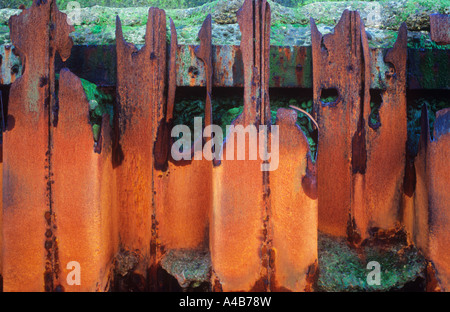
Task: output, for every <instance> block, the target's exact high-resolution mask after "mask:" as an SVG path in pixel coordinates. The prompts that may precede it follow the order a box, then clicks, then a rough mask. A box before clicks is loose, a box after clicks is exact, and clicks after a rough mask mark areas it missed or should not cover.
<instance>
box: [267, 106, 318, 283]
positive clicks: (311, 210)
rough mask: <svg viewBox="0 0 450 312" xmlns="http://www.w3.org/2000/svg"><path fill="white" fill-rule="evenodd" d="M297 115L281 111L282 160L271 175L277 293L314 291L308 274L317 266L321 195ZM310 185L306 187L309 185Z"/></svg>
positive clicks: (280, 142)
mask: <svg viewBox="0 0 450 312" xmlns="http://www.w3.org/2000/svg"><path fill="white" fill-rule="evenodd" d="M296 121H297V113H296V112H295V111H293V110H287V109H279V110H278V112H277V125H279V130H278V131H279V140H280V141H279V159H280V163H279V166H278V169H277V170H274V171H273V172H271V173H270V190H271V194H270V197H271V201H272V214H271V218H270V222H271V225H272V228H273V246H274V253H273V255H272V257H273V263H272V262H271V263H270V264H271V265H272V266H273V269H274V274H273V276H274V279H273V280H271V288H272V289H273V290H282V291H286V290H289V291H310V290H311V281H310V280H309V279H308V277H309V275H308V273H311V270H314V268H315V265H317V256H318V254H317V225H318V224H317V222H318V216H317V213H318V211H317V196H316V194H315V193H317V192H316V191H315V190H314V186H313V187H312V188H311V189H309V190H308V187H309V186H310V185H311V184H310V183H309V181H307V180H308V179H314V178H315V175H314V165H313V164H312V162H311V158H310V157H311V155H310V150H309V145H308V141H307V139H306V137H305V135H304V134H303V132H302V131H301V129H300V128H299V127H298V126H297V125H296ZM305 184H306V185H305Z"/></svg>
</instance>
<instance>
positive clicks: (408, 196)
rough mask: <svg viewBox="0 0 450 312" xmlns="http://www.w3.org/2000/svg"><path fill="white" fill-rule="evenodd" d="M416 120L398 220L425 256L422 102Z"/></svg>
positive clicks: (427, 138)
mask: <svg viewBox="0 0 450 312" xmlns="http://www.w3.org/2000/svg"><path fill="white" fill-rule="evenodd" d="M420 123H421V134H420V140H419V147H418V152H417V155H416V157H415V159H414V160H411V164H410V165H409V167H406V171H405V180H404V181H405V184H404V195H403V207H402V209H403V220H402V222H403V224H404V225H405V229H406V231H407V233H408V239H409V240H410V242H412V243H414V244H415V245H416V246H417V247H418V248H419V249H420V250H421V251H422V252H423V254H424V255H425V256H426V257H427V258H429V256H430V250H429V231H430V228H429V200H428V196H429V192H428V190H429V175H428V172H427V171H428V170H427V164H428V162H429V160H428V146H429V144H430V126H429V121H428V107H427V105H426V104H424V105H423V106H422V114H421V119H420Z"/></svg>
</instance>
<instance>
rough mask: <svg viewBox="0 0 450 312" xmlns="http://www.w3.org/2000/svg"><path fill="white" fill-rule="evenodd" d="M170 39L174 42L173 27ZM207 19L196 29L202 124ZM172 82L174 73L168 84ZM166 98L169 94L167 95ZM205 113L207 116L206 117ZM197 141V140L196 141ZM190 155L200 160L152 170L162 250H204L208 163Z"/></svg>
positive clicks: (209, 119)
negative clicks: (202, 68) (201, 74)
mask: <svg viewBox="0 0 450 312" xmlns="http://www.w3.org/2000/svg"><path fill="white" fill-rule="evenodd" d="M173 31H174V32H173V38H172V42H173V43H174V42H176V32H175V28H173ZM211 36H212V34H211V18H210V17H208V18H207V19H206V20H205V22H204V23H203V26H202V28H201V30H200V32H199V38H200V46H199V47H198V49H197V51H198V53H197V54H198V56H199V58H200V59H201V60H203V61H204V62H205V64H206V67H207V68H208V67H209V69H208V71H209V73H210V74H209V75H208V76H207V81H206V84H207V85H208V88H207V93H206V104H205V126H207V125H209V124H211V122H212V107H211V92H212V90H211V88H212V68H211V65H212V64H211ZM172 51H173V52H174V54H173V55H172V60H173V61H174V62H172V61H171V62H172V63H173V64H175V57H176V54H175V52H176V44H173V45H172V48H171V52H172ZM172 84H173V85H175V76H174V75H173V76H172V77H171V78H170V80H169V85H172ZM169 98H171V96H170V95H169ZM173 105H174V103H173V100H170V101H168V107H167V117H166V118H167V119H169V120H170V119H171V118H172V111H173ZM208 116H209V117H208ZM200 143H201V142H200ZM194 157H196V158H197V157H200V158H201V160H194V161H191V162H188V161H183V160H182V161H175V160H173V159H171V161H170V162H169V164H168V170H167V171H157V172H156V173H155V179H156V181H155V185H156V217H157V220H158V230H159V231H158V238H159V243H160V245H161V247H162V248H164V250H166V251H167V250H170V249H185V250H187V249H190V250H199V251H203V250H207V249H208V236H209V218H210V211H211V206H212V163H211V161H208V160H206V159H204V158H203V157H202V151H200V152H197V153H196V154H195V155H194Z"/></svg>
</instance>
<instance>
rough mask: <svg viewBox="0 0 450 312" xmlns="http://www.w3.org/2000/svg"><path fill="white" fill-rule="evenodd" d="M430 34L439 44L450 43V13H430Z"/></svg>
mask: <svg viewBox="0 0 450 312" xmlns="http://www.w3.org/2000/svg"><path fill="white" fill-rule="evenodd" d="M430 36H431V40H433V41H434V42H436V43H437V44H450V15H448V14H431V15H430Z"/></svg>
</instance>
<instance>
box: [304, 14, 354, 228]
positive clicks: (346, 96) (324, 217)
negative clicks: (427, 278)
mask: <svg viewBox="0 0 450 312" xmlns="http://www.w3.org/2000/svg"><path fill="white" fill-rule="evenodd" d="M355 21H357V22H358V24H359V22H360V18H359V14H358V13H357V12H350V11H348V10H346V11H344V13H343V15H342V17H341V20H340V21H339V22H338V24H337V25H336V27H335V29H334V34H327V35H325V36H322V34H321V33H320V32H319V31H318V29H317V27H316V24H315V22H314V20H312V19H311V35H312V57H313V71H314V73H313V77H314V81H313V94H314V95H313V96H314V111H315V114H316V116H317V121H318V123H319V128H320V133H319V145H318V156H317V164H318V168H317V172H318V181H317V182H318V198H319V203H318V205H319V230H321V231H323V232H326V233H330V234H333V235H337V236H345V235H346V234H347V225H348V222H349V218H350V212H351V199H352V197H351V196H352V192H351V191H352V190H351V185H352V138H353V135H354V132H355V130H356V129H357V121H358V119H359V112H358V106H360V100H361V99H360V89H361V83H362V81H361V65H362V64H361V39H360V28H359V27H358V25H356V24H355ZM327 89H334V90H336V91H337V93H338V97H337V99H336V100H335V101H334V102H331V103H326V102H324V101H322V99H321V97H322V91H324V90H327Z"/></svg>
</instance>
